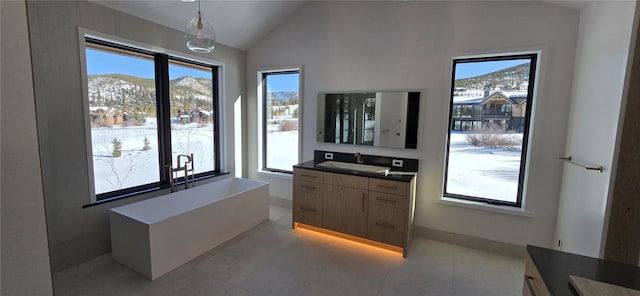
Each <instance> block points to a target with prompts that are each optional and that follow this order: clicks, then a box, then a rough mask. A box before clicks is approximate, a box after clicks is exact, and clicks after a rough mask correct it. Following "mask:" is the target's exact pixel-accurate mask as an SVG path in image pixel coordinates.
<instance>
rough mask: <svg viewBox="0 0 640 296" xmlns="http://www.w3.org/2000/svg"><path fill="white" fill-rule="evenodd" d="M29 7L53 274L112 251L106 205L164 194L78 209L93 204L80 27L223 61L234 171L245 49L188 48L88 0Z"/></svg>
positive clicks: (173, 34)
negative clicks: (206, 52)
mask: <svg viewBox="0 0 640 296" xmlns="http://www.w3.org/2000/svg"><path fill="white" fill-rule="evenodd" d="M27 12H28V16H29V18H28V19H29V30H30V32H29V35H30V38H31V49H32V50H31V52H32V60H33V65H34V71H33V75H34V89H35V97H36V107H37V110H36V112H37V115H38V137H39V141H40V152H41V155H42V174H43V180H44V191H45V192H44V193H45V204H46V209H47V227H48V229H47V230H48V235H49V243H50V250H51V265H52V269H53V270H54V271H58V270H60V269H63V268H65V267H69V266H73V265H75V264H78V263H81V262H84V261H86V260H89V259H92V258H94V257H96V256H98V255H100V254H104V253H107V252H109V251H110V249H111V245H110V238H109V220H108V210H109V209H110V208H113V207H116V206H120V205H123V204H127V203H131V202H135V201H138V200H141V199H145V198H149V197H151V196H156V195H159V194H164V193H166V191H165V192H160V191H158V192H153V193H151V194H146V195H140V196H136V197H130V198H126V199H123V200H119V201H114V202H109V203H105V204H100V205H96V206H92V207H87V208H83V206H84V205H87V204H89V202H90V191H89V182H92V180H90V179H89V176H88V164H89V160H88V159H87V145H86V139H85V135H86V133H85V128H88V127H86V126H85V121H84V116H85V114H84V112H85V110H84V105H83V101H84V100H85V94H84V93H83V91H82V85H81V81H82V75H83V74H82V72H81V66H80V57H81V55H80V46H79V37H78V35H79V34H78V27H81V28H84V29H87V30H91V31H95V32H99V33H102V34H107V35H111V36H115V37H117V38H120V39H125V40H130V41H132V42H136V43H140V44H144V45H147V46H151V47H153V48H157V49H158V50H169V51H171V52H173V53H179V54H180V55H183V56H185V57H191V56H199V57H201V58H207V59H211V60H214V61H217V62H221V63H223V66H222V67H223V72H222V73H223V76H222V85H221V88H222V90H223V94H222V96H221V98H220V100H221V102H222V104H223V106H224V113H223V116H224V124H223V125H222V127H221V133H222V134H223V135H224V136H225V138H224V143H225V144H224V145H225V146H224V147H225V151H224V152H225V154H224V155H222V157H221V158H222V160H223V161H224V162H225V164H226V166H225V167H224V168H225V169H226V170H228V171H229V172H231V174H232V175H233V173H234V171H235V168H234V165H235V161H234V160H235V152H236V150H235V149H234V146H235V145H234V142H235V141H234V126H233V122H234V110H233V108H234V102H235V101H236V99H237V98H243V97H245V95H244V89H245V83H244V79H245V72H244V69H245V64H244V62H245V52H243V51H240V50H237V49H234V48H231V47H228V46H224V45H222V44H217V45H216V49H215V51H214V52H213V53H212V54H209V55H197V54H195V53H192V52H190V51H189V50H188V49H187V48H186V46H185V45H184V33H183V32H181V31H178V30H174V29H171V28H168V27H164V26H161V25H159V24H156V23H152V22H149V21H146V20H143V19H140V18H137V17H135V16H133V15H129V14H124V13H121V12H119V11H115V10H112V9H109V8H105V7H103V6H100V5H97V4H95V3H91V2H87V1H29V2H28V3H27ZM14 112H15V111H14ZM20 113H22V112H20Z"/></svg>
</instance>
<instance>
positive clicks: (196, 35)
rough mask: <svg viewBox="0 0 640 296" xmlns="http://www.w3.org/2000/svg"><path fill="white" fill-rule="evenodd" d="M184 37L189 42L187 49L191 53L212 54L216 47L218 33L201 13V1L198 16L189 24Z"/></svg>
mask: <svg viewBox="0 0 640 296" xmlns="http://www.w3.org/2000/svg"><path fill="white" fill-rule="evenodd" d="M184 36H185V39H186V41H187V47H188V48H189V49H190V50H191V51H195V52H199V53H210V52H212V51H213V48H214V47H215V42H216V32H215V31H214V30H213V26H211V24H210V23H209V21H207V19H206V18H204V16H203V15H202V12H200V1H198V14H197V15H196V16H194V17H193V19H191V21H189V23H188V24H187V29H186V31H185V35H184Z"/></svg>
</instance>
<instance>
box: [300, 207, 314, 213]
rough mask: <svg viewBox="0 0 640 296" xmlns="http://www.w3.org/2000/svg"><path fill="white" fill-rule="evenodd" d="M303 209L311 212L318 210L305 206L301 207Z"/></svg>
mask: <svg viewBox="0 0 640 296" xmlns="http://www.w3.org/2000/svg"><path fill="white" fill-rule="evenodd" d="M300 209H301V210H305V211H309V212H314V213H315V212H316V209H310V208H305V207H300Z"/></svg>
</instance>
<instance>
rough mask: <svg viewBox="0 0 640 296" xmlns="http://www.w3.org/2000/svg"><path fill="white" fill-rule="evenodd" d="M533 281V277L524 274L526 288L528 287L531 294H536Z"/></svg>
mask: <svg viewBox="0 0 640 296" xmlns="http://www.w3.org/2000/svg"><path fill="white" fill-rule="evenodd" d="M533 281H534V278H533V277H532V276H529V275H525V276H524V282H525V283H527V288H528V289H529V292H531V295H533V296H538V293H537V292H536V288H535V283H534V282H533Z"/></svg>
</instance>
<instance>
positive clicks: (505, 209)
mask: <svg viewBox="0 0 640 296" xmlns="http://www.w3.org/2000/svg"><path fill="white" fill-rule="evenodd" d="M438 203H440V204H445V205H450V206H457V207H463V208H469V209H474V210H481V211H488V212H494V213H501V214H508V215H514V216H521V217H527V218H535V217H536V213H535V212H531V211H527V210H524V209H522V208H516V207H510V206H499V205H490V204H486V203H481V202H476V201H469V200H462V199H457V198H450V197H442V198H440V199H439V200H438Z"/></svg>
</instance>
